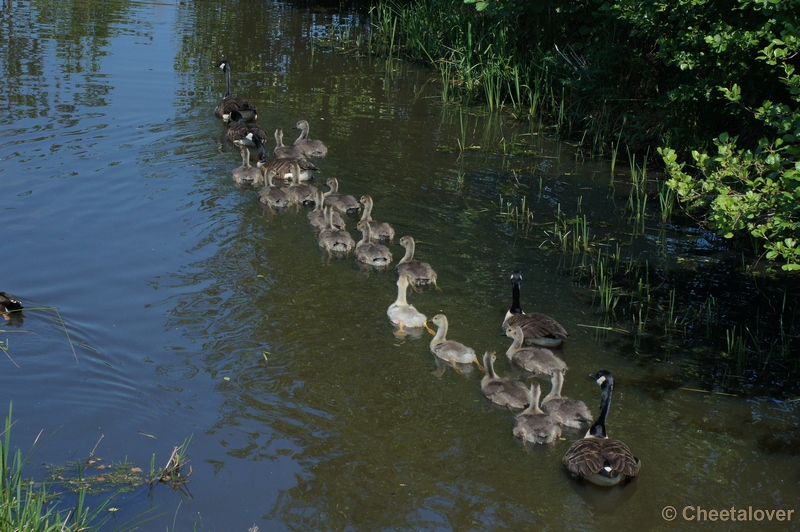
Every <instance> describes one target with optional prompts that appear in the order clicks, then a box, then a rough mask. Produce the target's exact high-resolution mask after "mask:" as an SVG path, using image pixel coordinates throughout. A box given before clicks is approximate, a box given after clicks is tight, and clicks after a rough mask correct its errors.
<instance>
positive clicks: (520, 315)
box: [503, 270, 569, 347]
mask: <svg viewBox="0 0 800 532" xmlns="http://www.w3.org/2000/svg"><path fill="white" fill-rule="evenodd" d="M521 286H522V274H521V273H520V272H519V270H514V272H512V274H511V308H509V309H508V312H506V315H505V318H503V329H505V328H506V327H508V326H509V325H517V326H519V327H522V331H523V332H524V333H525V341H526V342H528V343H532V344H534V345H538V346H540V347H558V346H560V345H561V344H562V343H563V342H564V340H566V339H567V338H568V337H569V334H568V333H567V331H566V329H564V327H562V326H561V324H560V323H558V322H557V321H556V320H555V319H553V318H551V317H550V316H548V315H546V314H541V313H539V312H535V313H533V314H525V313H524V312H522V309H521V308H520V305H519V294H520V287H521Z"/></svg>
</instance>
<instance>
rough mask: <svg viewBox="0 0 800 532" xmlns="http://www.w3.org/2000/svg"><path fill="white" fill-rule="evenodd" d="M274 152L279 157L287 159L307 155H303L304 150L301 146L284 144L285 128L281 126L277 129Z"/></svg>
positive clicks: (302, 157)
mask: <svg viewBox="0 0 800 532" xmlns="http://www.w3.org/2000/svg"><path fill="white" fill-rule="evenodd" d="M273 153H274V154H275V157H277V158H278V159H285V158H287V157H296V158H298V159H305V158H306V157H305V155H303V150H301V149H300V148H295V147H294V146H284V145H283V130H282V129H281V128H278V129H276V130H275V149H274V150H273Z"/></svg>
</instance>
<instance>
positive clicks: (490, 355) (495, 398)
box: [402, 276, 530, 410]
mask: <svg viewBox="0 0 800 532" xmlns="http://www.w3.org/2000/svg"><path fill="white" fill-rule="evenodd" d="M402 277H405V276H402ZM495 360H497V355H496V353H495V352H494V351H486V353H484V354H483V367H484V371H485V372H486V374H485V375H484V376H483V378H482V379H481V392H483V395H484V396H485V397H486V398H487V399H489V400H490V401H491V402H492V403H494V404H496V405H498V406H504V407H506V408H509V409H516V410H519V409H522V408H525V407H527V406H528V405H529V404H530V398H529V397H528V388H526V387H525V385H524V384H523V383H521V382H519V381H512V380H511V379H505V378H502V377H498V376H497V373H495V372H494V362H495Z"/></svg>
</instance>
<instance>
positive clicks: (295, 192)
mask: <svg viewBox="0 0 800 532" xmlns="http://www.w3.org/2000/svg"><path fill="white" fill-rule="evenodd" d="M299 174H300V167H299V166H298V165H297V163H295V164H292V172H291V174H290V175H291V179H290V180H289V186H288V187H285V188H284V189H283V191H284V193H285V194H286V197H287V198H289V201H291V202H292V203H297V204H298V205H303V206H305V207H308V206H311V205H314V204H315V203H316V201H317V191H318V190H319V189H318V188H317V187H315V186H313V185H308V184H306V183H301V182H300V180H299V179H298V176H299Z"/></svg>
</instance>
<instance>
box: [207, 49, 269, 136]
mask: <svg viewBox="0 0 800 532" xmlns="http://www.w3.org/2000/svg"><path fill="white" fill-rule="evenodd" d="M217 68H220V69H222V71H223V72H224V73H225V96H223V97H222V101H221V102H219V104H217V107H216V108H215V109H214V114H215V115H217V116H218V117H219V118H221V119H222V120H223V121H224V122H228V121H230V114H231V111H239V112H240V113H241V114H242V117H243V118H244V119H245V120H246V121H248V122H252V121H253V120H255V119H256V118H257V117H258V109H256V106H255V105H253V104H252V103H251V102H250V100H248V99H247V98H234V97H233V96H231V65H230V63H228V62H227V61H226V60H224V59H223V60H222V61H220V62H219V63H217Z"/></svg>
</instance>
